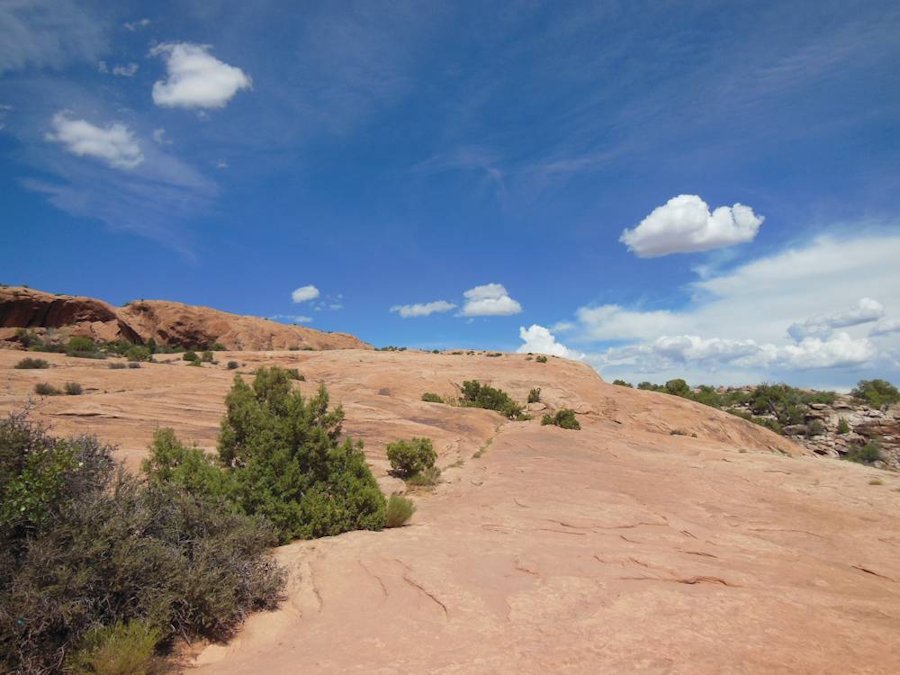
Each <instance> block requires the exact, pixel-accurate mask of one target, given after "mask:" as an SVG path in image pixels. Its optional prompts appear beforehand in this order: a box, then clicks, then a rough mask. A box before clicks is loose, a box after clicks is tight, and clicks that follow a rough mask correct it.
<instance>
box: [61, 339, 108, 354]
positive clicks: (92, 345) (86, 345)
mask: <svg viewBox="0 0 900 675" xmlns="http://www.w3.org/2000/svg"><path fill="white" fill-rule="evenodd" d="M66 354H68V355H69V356H77V357H79V358H83V359H102V358H105V356H104V355H103V354H102V353H101V352H100V350H99V349H98V347H97V343H96V342H94V341H93V340H91V338H88V337H82V336H79V335H76V336H73V337H70V338H69V341H68V342H67V343H66Z"/></svg>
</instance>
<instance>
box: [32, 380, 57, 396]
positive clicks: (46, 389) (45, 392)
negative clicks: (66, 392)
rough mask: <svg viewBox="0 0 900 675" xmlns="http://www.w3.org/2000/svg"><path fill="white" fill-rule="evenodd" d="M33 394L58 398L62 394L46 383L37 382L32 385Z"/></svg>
mask: <svg viewBox="0 0 900 675" xmlns="http://www.w3.org/2000/svg"><path fill="white" fill-rule="evenodd" d="M34 393H35V394H37V395H38V396H59V395H60V394H61V393H62V392H61V391H60V390H59V389H57V388H56V387H54V386H53V385H52V384H49V383H47V382H38V383H37V384H36V385H34Z"/></svg>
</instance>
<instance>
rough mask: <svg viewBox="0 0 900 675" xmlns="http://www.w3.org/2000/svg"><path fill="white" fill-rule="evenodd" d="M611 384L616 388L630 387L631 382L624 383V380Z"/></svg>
mask: <svg viewBox="0 0 900 675" xmlns="http://www.w3.org/2000/svg"><path fill="white" fill-rule="evenodd" d="M613 384H614V385H616V386H617V387H631V386H632V384H631V382H626V381H625V380H613Z"/></svg>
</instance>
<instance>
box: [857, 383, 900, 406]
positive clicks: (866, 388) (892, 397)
mask: <svg viewBox="0 0 900 675" xmlns="http://www.w3.org/2000/svg"><path fill="white" fill-rule="evenodd" d="M850 395H851V396H853V398H856V399H859V400H860V401H865V403H866V404H867V405H869V406H870V407H872V408H881V407H882V406H885V405H891V404H892V403H897V402H898V401H900V392H898V391H897V387H895V386H894V385H892V384H891V383H890V382H888V381H886V380H860V381H859V383H858V384H857V385H856V388H855V389H854V390H853V391H851V392H850Z"/></svg>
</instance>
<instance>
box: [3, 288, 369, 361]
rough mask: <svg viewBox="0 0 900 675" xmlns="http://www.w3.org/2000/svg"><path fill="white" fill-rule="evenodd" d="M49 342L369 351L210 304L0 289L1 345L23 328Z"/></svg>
mask: <svg viewBox="0 0 900 675" xmlns="http://www.w3.org/2000/svg"><path fill="white" fill-rule="evenodd" d="M21 328H27V329H29V330H31V331H33V332H34V334H35V335H37V336H39V337H41V338H43V339H49V340H51V341H64V340H66V339H68V338H69V337H70V336H72V335H80V336H85V337H90V338H92V339H94V340H98V341H113V340H125V341H128V342H134V343H137V344H143V343H145V342H147V341H148V340H150V339H153V340H155V341H156V343H157V344H159V345H164V346H168V347H185V348H196V349H204V348H209V347H211V346H212V345H213V344H214V343H219V344H220V345H222V346H224V347H225V348H226V349H232V350H270V349H311V350H323V349H369V348H370V345H368V344H366V343H365V342H362V341H361V340H359V339H357V338H355V337H353V336H352V335H347V334H344V333H325V332H323V331H318V330H314V329H312V328H302V327H299V326H286V325H284V324H280V323H276V322H273V321H269V320H267V319H261V318H259V317H254V316H238V315H236V314H229V313H228V312H222V311H219V310H216V309H211V308H209V307H194V306H190V305H183V304H181V303H177V302H164V301H160V300H148V301H144V300H142V301H140V302H133V303H130V304H128V305H127V306H125V307H113V306H112V305H109V304H107V303H105V302H103V301H101V300H95V299H93V298H86V297H78V296H70V295H53V294H50V293H43V292H41V291H36V290H33V289H29V288H22V287H4V288H0V345H2V343H3V342H6V345H7V346H11V345H14V344H15V339H16V338H15V336H16V333H17V331H18V330H19V329H21Z"/></svg>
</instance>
